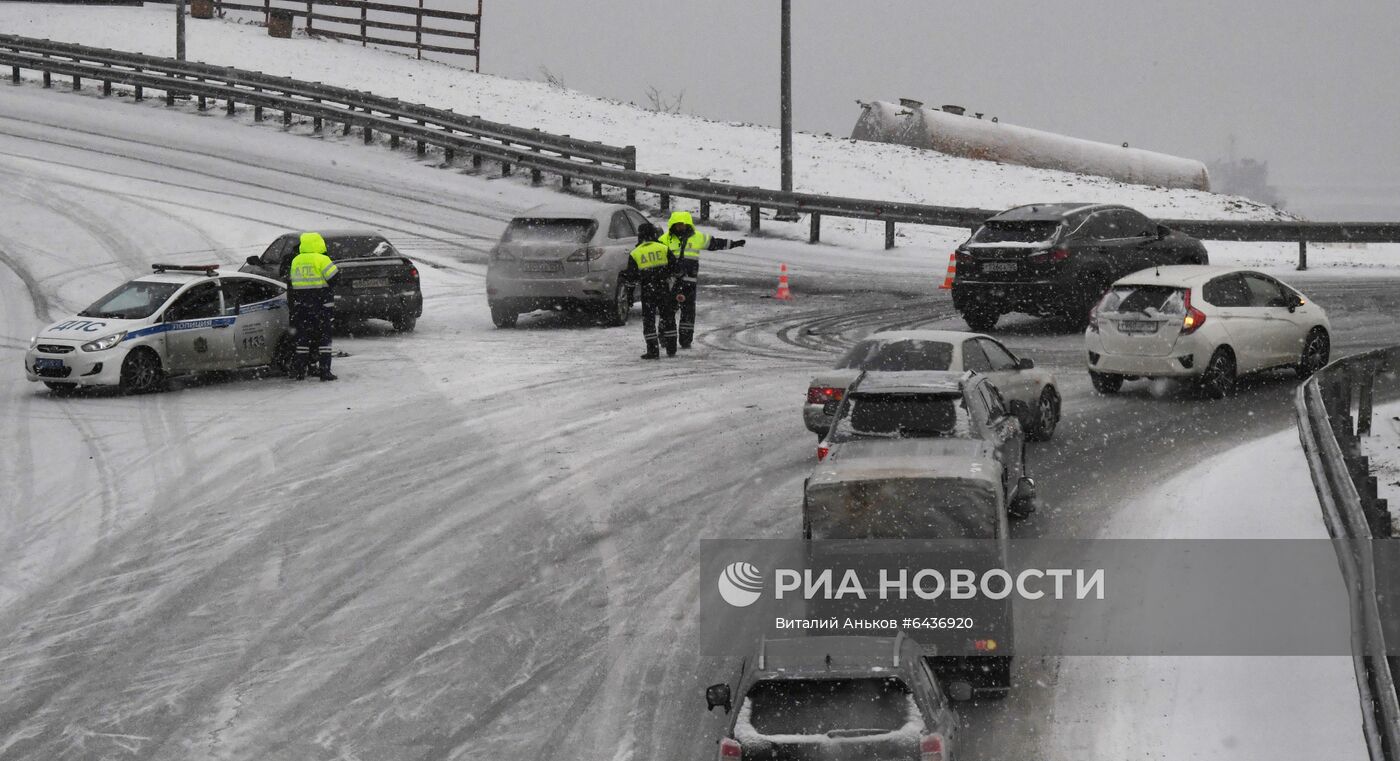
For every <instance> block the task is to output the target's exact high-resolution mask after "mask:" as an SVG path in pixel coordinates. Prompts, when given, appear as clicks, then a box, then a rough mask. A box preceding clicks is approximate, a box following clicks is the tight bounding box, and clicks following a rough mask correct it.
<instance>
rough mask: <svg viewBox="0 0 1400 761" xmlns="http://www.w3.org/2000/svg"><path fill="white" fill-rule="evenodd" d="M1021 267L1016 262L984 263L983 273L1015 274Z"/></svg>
mask: <svg viewBox="0 0 1400 761" xmlns="http://www.w3.org/2000/svg"><path fill="white" fill-rule="evenodd" d="M1017 269H1019V267H1018V266H1017V264H1016V262H983V263H982V271H983V272H1015V271H1016V270H1017Z"/></svg>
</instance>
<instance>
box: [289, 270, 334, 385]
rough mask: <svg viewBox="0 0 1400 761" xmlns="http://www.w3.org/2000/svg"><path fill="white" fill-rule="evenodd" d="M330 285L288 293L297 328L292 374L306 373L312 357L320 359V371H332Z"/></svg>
mask: <svg viewBox="0 0 1400 761" xmlns="http://www.w3.org/2000/svg"><path fill="white" fill-rule="evenodd" d="M333 299H334V297H333V295H332V294H331V290H330V289H329V288H303V289H295V288H294V289H292V290H291V291H290V292H289V295H288V304H289V306H290V308H291V312H292V313H291V321H292V329H293V330H295V331H296V340H297V346H296V353H295V354H294V355H293V356H292V374H293V375H295V376H296V377H298V378H302V377H305V376H306V370H307V367H309V366H310V365H311V359H312V357H313V356H314V357H316V358H317V359H318V360H319V361H320V372H321V374H322V375H326V374H327V373H329V372H330V371H331V318H332V316H334V314H335V301H334V300H333Z"/></svg>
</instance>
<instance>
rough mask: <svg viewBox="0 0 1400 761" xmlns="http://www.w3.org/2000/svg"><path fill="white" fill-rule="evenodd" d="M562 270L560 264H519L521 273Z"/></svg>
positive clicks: (525, 262) (526, 262)
mask: <svg viewBox="0 0 1400 761" xmlns="http://www.w3.org/2000/svg"><path fill="white" fill-rule="evenodd" d="M563 269H564V265H563V263H562V262H530V261H524V262H521V263H520V271H521V272H560V271H562V270H563Z"/></svg>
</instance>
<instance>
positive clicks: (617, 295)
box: [603, 277, 632, 328]
mask: <svg viewBox="0 0 1400 761" xmlns="http://www.w3.org/2000/svg"><path fill="white" fill-rule="evenodd" d="M605 309H606V310H607V312H606V314H605V315H604V316H603V319H604V322H605V324H606V325H607V326H608V327H610V328H620V327H622V326H623V325H626V324H627V318H628V317H630V316H631V314H632V287H631V286H629V285H627V284H626V283H624V282H623V281H622V278H621V277H619V278H618V279H617V287H616V288H615V289H614V291H613V298H612V301H611V302H609V303H608V305H607V306H606V307H605Z"/></svg>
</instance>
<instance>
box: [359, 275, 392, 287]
mask: <svg viewBox="0 0 1400 761" xmlns="http://www.w3.org/2000/svg"><path fill="white" fill-rule="evenodd" d="M350 285H351V286H353V287H355V288H388V287H389V278H387V277H367V278H364V279H363V280H356V281H354V282H352V283H350Z"/></svg>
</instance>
